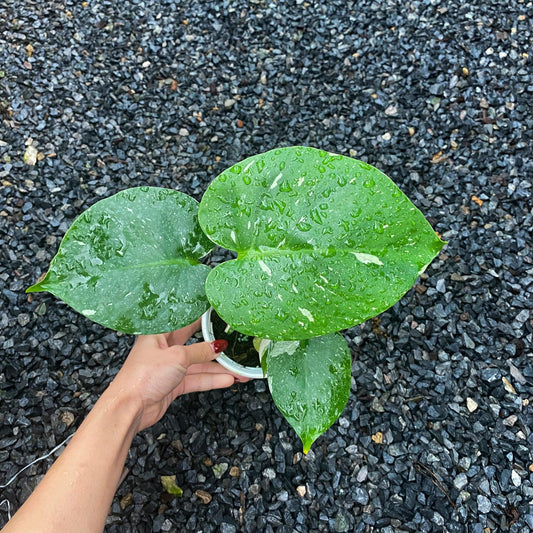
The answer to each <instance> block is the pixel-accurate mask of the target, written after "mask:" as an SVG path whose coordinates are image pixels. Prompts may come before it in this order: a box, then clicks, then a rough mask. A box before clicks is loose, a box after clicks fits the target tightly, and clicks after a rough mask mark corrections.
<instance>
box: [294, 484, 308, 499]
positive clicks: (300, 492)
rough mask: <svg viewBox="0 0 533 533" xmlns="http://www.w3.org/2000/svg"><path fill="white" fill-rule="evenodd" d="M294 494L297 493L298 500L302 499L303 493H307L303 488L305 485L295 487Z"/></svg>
mask: <svg viewBox="0 0 533 533" xmlns="http://www.w3.org/2000/svg"><path fill="white" fill-rule="evenodd" d="M296 492H297V493H298V496H300V498H303V497H304V496H305V493H306V492H307V489H306V488H305V485H298V486H297V487H296Z"/></svg>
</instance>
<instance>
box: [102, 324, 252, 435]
mask: <svg viewBox="0 0 533 533" xmlns="http://www.w3.org/2000/svg"><path fill="white" fill-rule="evenodd" d="M200 324H201V322H200V320H198V321H196V322H195V323H193V324H191V325H190V326H187V327H185V328H183V329H180V330H177V331H173V332H171V333H165V334H161V335H143V336H140V337H138V339H137V341H136V342H135V344H134V346H133V348H132V349H131V351H130V354H129V355H128V357H127V359H126V361H125V363H124V365H123V366H122V368H121V369H120V371H119V372H118V374H117V375H116V377H115V379H114V380H113V382H112V383H111V385H110V386H109V389H108V390H107V391H106V392H107V393H108V394H113V395H117V396H122V395H124V394H126V395H128V396H129V397H130V398H131V399H132V401H135V402H138V404H139V416H138V424H137V431H141V430H143V429H145V428H147V427H149V426H151V425H153V424H155V423H156V422H157V421H158V420H159V419H160V418H161V417H162V416H163V415H164V414H165V412H166V410H167V409H168V406H169V405H170V404H171V403H172V401H173V400H174V399H175V398H176V397H177V396H180V395H181V394H187V393H189V392H196V391H206V390H211V389H221V388H225V387H229V386H231V385H233V384H234V383H236V382H237V381H248V379H247V378H242V377H239V376H235V375H234V374H232V373H231V372H230V371H229V370H226V369H225V368H224V367H223V366H221V365H219V364H218V363H216V362H215V361H214V359H215V358H216V357H218V354H219V353H220V352H222V351H223V350H224V349H225V348H226V346H227V343H226V341H223V340H220V341H214V342H212V343H210V342H199V343H196V344H190V345H188V346H184V343H185V342H187V340H188V339H189V337H190V336H191V335H192V334H193V333H194V332H195V331H198V329H200Z"/></svg>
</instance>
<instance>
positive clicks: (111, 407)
mask: <svg viewBox="0 0 533 533" xmlns="http://www.w3.org/2000/svg"><path fill="white" fill-rule="evenodd" d="M99 404H100V405H101V406H102V408H103V409H104V410H105V412H106V413H108V414H110V415H111V416H116V417H117V418H118V419H119V420H120V421H121V422H122V423H125V424H127V426H128V428H129V430H130V431H131V432H132V436H134V435H135V434H137V433H138V432H139V430H140V428H139V426H140V423H141V420H142V415H143V410H144V409H143V407H144V406H143V402H142V400H141V398H140V397H139V395H136V394H134V393H133V392H132V391H129V390H126V389H124V388H119V387H117V386H116V385H115V382H112V383H111V384H110V385H109V387H108V388H107V389H106V390H105V391H104V393H103V394H102V396H101V397H100V399H99V400H98V402H97V403H96V406H98V405H99ZM96 406H95V407H96Z"/></svg>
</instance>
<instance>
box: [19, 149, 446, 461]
mask: <svg viewBox="0 0 533 533" xmlns="http://www.w3.org/2000/svg"><path fill="white" fill-rule="evenodd" d="M215 244H217V245H219V246H222V247H224V248H226V249H228V250H232V251H235V252H237V254H238V255H237V258H236V259H234V260H231V261H227V262H224V263H222V264H220V265H218V266H216V267H215V268H214V269H210V268H209V267H208V266H206V265H204V264H202V263H201V262H200V259H201V258H202V257H203V256H205V255H206V254H208V253H209V251H210V250H211V249H212V248H213V246H214V245H215ZM443 244H444V243H443V241H441V240H440V239H439V237H438V236H437V235H436V234H435V232H434V231H433V229H432V228H431V226H430V225H429V223H428V222H427V221H426V220H425V218H424V216H423V215H422V213H421V212H420V211H419V210H418V209H417V208H416V207H415V206H414V205H413V204H412V203H411V202H410V201H409V199H408V198H407V197H406V196H405V194H403V192H401V191H400V189H398V187H397V186H396V185H395V184H394V183H393V182H392V181H391V180H390V179H389V178H388V177H387V176H385V175H384V174H383V173H381V172H380V171H379V170H377V169H376V168H374V167H372V166H370V165H368V164H366V163H363V162H361V161H357V160H354V159H351V158H348V157H344V156H341V155H336V154H332V153H329V152H325V151H322V150H317V149H315V148H307V147H290V148H280V149H277V150H272V151H270V152H266V153H264V154H259V155H255V156H252V157H249V158H248V159H245V160H244V161H242V162H240V163H238V164H236V165H234V166H232V167H231V168H229V169H228V170H226V171H225V172H223V173H222V174H220V175H219V176H218V177H217V178H216V179H215V180H214V181H213V182H212V183H211V184H210V186H209V187H208V189H207V191H206V192H205V194H204V196H203V198H202V201H201V202H200V204H198V203H197V202H196V201H195V200H194V199H192V198H190V197H189V196H187V195H185V194H183V193H180V192H178V191H173V190H169V189H161V188H155V187H139V188H133V189H127V190H124V191H122V192H119V193H118V194H116V195H114V196H112V197H110V198H107V199H104V200H101V201H99V202H97V203H96V204H94V205H93V206H92V207H90V208H89V209H87V211H85V212H84V213H82V214H81V215H80V216H79V217H78V218H77V219H76V220H75V221H74V223H73V224H72V226H71V228H70V229H69V230H68V232H67V233H66V235H65V237H64V239H63V241H62V242H61V246H60V248H59V251H58V253H57V255H56V257H54V259H53V260H52V263H51V265H50V268H49V270H48V273H47V274H46V276H45V277H44V279H43V280H42V281H40V282H39V283H37V284H35V285H33V286H32V287H30V288H29V289H28V291H29V292H37V291H48V292H51V293H52V294H55V295H56V296H58V297H59V298H61V299H62V300H64V301H65V302H66V303H67V304H69V305H70V306H71V307H73V308H74V309H75V310H76V311H78V312H80V313H82V314H83V315H85V316H86V317H88V318H90V319H91V320H94V321H95V322H98V323H99V324H102V325H104V326H106V327H109V328H112V329H115V330H118V331H122V332H125V333H131V334H136V335H137V334H150V333H163V332H168V331H171V330H174V329H178V328H181V327H183V326H185V325H187V324H189V323H191V322H193V321H194V320H195V319H197V318H198V317H199V316H200V315H201V314H202V313H203V312H204V311H206V310H207V309H208V308H209V306H213V307H214V309H215V310H216V311H217V313H218V315H219V316H220V317H221V318H222V319H223V320H224V321H225V322H227V324H229V326H230V327H231V328H233V329H235V330H236V331H239V332H241V333H244V334H247V335H253V336H257V337H260V338H262V339H269V340H270V342H268V343H267V342H264V343H262V344H263V345H264V346H266V348H265V349H264V354H262V355H263V357H262V359H261V365H262V368H263V371H264V372H265V373H266V375H267V376H268V384H269V387H270V390H271V393H272V397H273V399H274V402H275V403H276V405H277V406H278V408H279V409H280V411H281V412H282V414H283V415H284V417H285V418H286V419H287V420H288V422H289V423H290V424H291V425H292V426H293V428H294V429H295V430H296V432H297V433H298V435H299V436H300V438H301V439H302V442H303V447H304V452H306V453H307V451H308V450H309V449H310V447H311V444H312V443H313V442H314V441H315V439H316V438H317V437H318V436H320V435H321V434H322V433H323V432H324V431H326V430H327V429H328V428H329V427H330V426H331V424H333V422H334V421H335V420H336V419H337V418H338V416H339V415H340V413H341V412H342V410H343V409H344V407H345V405H346V402H347V401H348V396H349V392H350V367H351V357H350V351H349V349H348V346H347V343H346V341H345V339H344V338H343V336H342V335H341V334H340V333H338V331H339V330H342V329H345V328H349V327H352V326H354V325H356V324H359V323H361V322H363V321H365V320H367V319H369V318H371V317H374V316H376V315H377V314H379V313H381V312H383V311H385V310H386V309H388V308H389V307H390V306H392V305H393V304H394V303H396V302H397V301H398V300H399V299H400V298H401V297H402V296H403V294H405V292H406V291H407V290H409V288H410V287H411V286H412V285H413V284H414V282H415V281H416V279H417V277H418V276H419V274H420V273H421V272H423V270H424V269H425V268H426V267H427V265H428V264H429V263H430V262H431V261H432V260H433V259H434V257H435V256H436V255H437V254H438V252H439V251H440V249H441V248H442V246H443Z"/></svg>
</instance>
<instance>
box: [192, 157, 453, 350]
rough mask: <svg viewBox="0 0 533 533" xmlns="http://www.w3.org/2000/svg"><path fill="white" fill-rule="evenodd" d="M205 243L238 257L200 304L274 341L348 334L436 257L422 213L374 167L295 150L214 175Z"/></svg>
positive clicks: (220, 269) (203, 215) (216, 275)
mask: <svg viewBox="0 0 533 533" xmlns="http://www.w3.org/2000/svg"><path fill="white" fill-rule="evenodd" d="M198 216H199V221H200V225H201V227H202V229H203V230H204V232H205V233H206V234H207V235H208V236H209V238H210V239H211V240H213V241H214V242H215V243H217V244H219V245H220V246H223V247H225V248H228V249H230V250H235V251H237V252H238V257H237V259H236V260H233V261H228V262H226V263H223V264H221V265H219V266H217V267H216V268H215V269H213V271H212V272H211V273H210V274H209V277H208V278H207V283H206V293H207V296H208V298H209V301H210V302H211V303H212V305H213V307H214V308H215V309H216V310H217V312H218V314H219V315H220V316H221V317H222V318H223V319H224V320H225V321H226V322H228V323H229V324H231V326H233V327H234V328H235V329H237V330H238V331H241V332H242V333H245V334H248V335H257V336H259V337H263V338H268V339H275V340H293V339H305V338H311V337H314V336H318V335H323V334H326V333H331V332H334V331H338V330H341V329H344V328H348V327H351V326H354V325H356V324H358V323H360V322H363V321H364V320H367V319H368V318H370V317H373V316H375V315H377V314H379V313H381V312H382V311H385V310H386V309H387V308H389V307H390V306H391V305H393V304H394V303H396V302H397V301H398V300H399V299H400V298H401V296H402V295H403V294H405V292H406V291H407V290H408V289H409V288H410V287H411V286H412V285H413V283H414V282H415V280H416V278H417V277H418V275H419V274H420V273H421V272H422V271H423V270H424V269H425V267H426V266H427V265H428V264H429V263H430V262H431V261H432V259H433V258H434V257H435V256H436V254H437V253H438V252H439V250H440V249H441V248H442V246H443V244H444V243H443V242H442V241H441V240H440V239H439V238H438V236H437V235H436V234H435V232H434V231H433V229H432V228H431V226H430V225H429V223H428V222H427V221H426V220H425V218H424V216H423V215H422V213H421V212H420V211H419V210H418V209H417V208H416V207H415V206H414V205H413V204H412V203H411V202H410V201H409V199H408V198H407V197H406V196H405V194H403V193H402V192H401V191H400V190H399V189H398V187H397V186H396V185H395V184H394V183H393V182H392V181H391V180H390V179H389V178H388V177H387V176H385V175H384V174H383V173H381V172H380V171H379V170H377V169H376V168H374V167H371V166H370V165H368V164H366V163H363V162H361V161H357V160H355V159H351V158H349V157H344V156H340V155H335V154H331V153H329V152H324V151H321V150H317V149H315V148H304V147H292V148H281V149H277V150H272V151H270V152H267V153H265V154H260V155H257V156H253V157H250V158H248V159H246V160H244V161H243V162H241V163H239V164H238V165H235V166H233V167H231V168H230V169H228V170H226V171H225V172H223V173H222V174H221V175H220V176H218V177H217V178H216V179H215V180H214V181H213V182H212V183H211V185H210V186H209V188H208V189H207V191H206V193H205V195H204V197H203V199H202V201H201V204H200V210H199V215H198Z"/></svg>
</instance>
